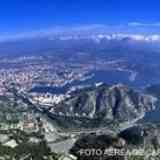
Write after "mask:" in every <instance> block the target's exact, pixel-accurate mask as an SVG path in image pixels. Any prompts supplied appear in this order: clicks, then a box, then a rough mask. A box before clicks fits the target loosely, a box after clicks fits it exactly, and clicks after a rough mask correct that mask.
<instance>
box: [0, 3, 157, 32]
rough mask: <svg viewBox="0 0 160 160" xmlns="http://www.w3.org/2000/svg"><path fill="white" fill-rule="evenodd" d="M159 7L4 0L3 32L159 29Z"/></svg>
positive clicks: (0, 27) (0, 18)
mask: <svg viewBox="0 0 160 160" xmlns="http://www.w3.org/2000/svg"><path fill="white" fill-rule="evenodd" d="M159 8H160V1H159V0H0V33H4V34H5V33H15V32H29V31H34V30H40V29H45V28H51V27H54V26H72V25H91V24H104V25H120V24H123V25H124V24H125V25H126V24H128V23H130V24H131V25H133V26H134V25H136V26H138V25H139V26H140V24H141V27H142V24H143V25H145V26H148V27H155V26H156V25H152V24H159V23H160V9H159ZM131 22H134V23H131ZM135 22H136V23H135ZM159 26H160V25H157V26H156V27H158V28H159Z"/></svg>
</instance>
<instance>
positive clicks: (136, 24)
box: [128, 22, 160, 27]
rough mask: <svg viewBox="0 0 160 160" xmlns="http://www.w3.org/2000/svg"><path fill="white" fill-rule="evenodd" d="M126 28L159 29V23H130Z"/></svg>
mask: <svg viewBox="0 0 160 160" xmlns="http://www.w3.org/2000/svg"><path fill="white" fill-rule="evenodd" d="M128 26H133V27H160V22H155V23H141V22H130V23H128Z"/></svg>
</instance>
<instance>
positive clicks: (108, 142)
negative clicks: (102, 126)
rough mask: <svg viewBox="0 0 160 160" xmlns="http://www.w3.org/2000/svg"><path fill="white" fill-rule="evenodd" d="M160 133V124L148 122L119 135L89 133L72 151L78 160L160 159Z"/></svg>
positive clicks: (78, 141)
mask: <svg viewBox="0 0 160 160" xmlns="http://www.w3.org/2000/svg"><path fill="white" fill-rule="evenodd" d="M159 133H160V124H151V123H146V124H139V125H137V126H134V127H131V128H128V129H126V130H124V131H122V132H120V133H119V134H117V135H107V134H103V135H96V134H89V135H87V136H84V137H82V138H80V139H79V140H77V142H76V143H75V145H74V146H73V148H72V149H71V150H70V153H72V154H74V155H76V156H77V157H78V160H98V159H102V160H114V159H115V160H151V159H154V160H159V159H160V153H159V152H158V151H159V148H160V135H159ZM93 148H94V150H93ZM114 151H116V152H114ZM131 153H132V154H131Z"/></svg>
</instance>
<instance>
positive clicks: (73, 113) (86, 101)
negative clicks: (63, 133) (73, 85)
mask: <svg viewBox="0 0 160 160" xmlns="http://www.w3.org/2000/svg"><path fill="white" fill-rule="evenodd" d="M155 102H156V98H154V97H153V96H150V95H144V94H142V93H139V92H136V91H134V90H132V89H130V88H128V87H127V86H124V85H114V86H108V85H101V86H99V87H96V88H92V89H87V90H82V91H80V92H79V93H76V94H75V95H73V96H72V97H71V98H69V99H67V100H65V101H63V102H62V103H61V104H59V105H57V106H56V107H55V109H54V114H56V115H57V116H55V119H57V120H58V121H61V120H64V119H63V118H62V117H65V122H66V123H67V119H68V121H69V122H70V125H71V124H72V123H74V124H78V125H79V126H81V124H82V125H85V124H86V126H87V125H88V124H90V122H93V125H92V127H93V126H94V125H96V127H97V126H99V125H100V124H102V123H105V122H113V121H118V122H133V121H134V122H135V121H136V120H137V119H139V118H142V117H143V115H144V114H145V112H147V111H150V110H154V109H155V105H154V104H155ZM57 117H59V118H57ZM63 122H64V121H63ZM83 122H85V124H84V123H83ZM63 124H64V123H63Z"/></svg>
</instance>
